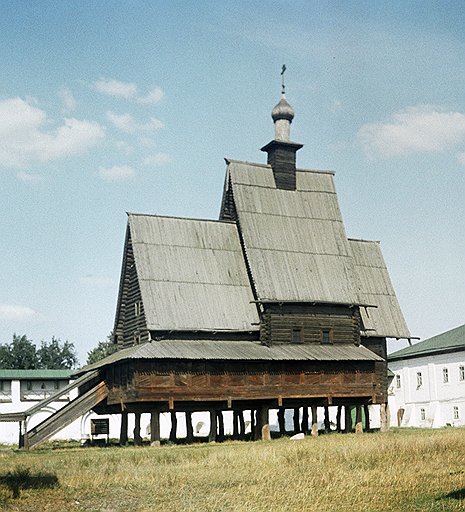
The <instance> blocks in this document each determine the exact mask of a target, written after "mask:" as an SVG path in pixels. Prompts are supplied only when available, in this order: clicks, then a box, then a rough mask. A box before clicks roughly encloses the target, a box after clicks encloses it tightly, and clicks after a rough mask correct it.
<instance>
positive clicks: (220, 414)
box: [216, 411, 224, 443]
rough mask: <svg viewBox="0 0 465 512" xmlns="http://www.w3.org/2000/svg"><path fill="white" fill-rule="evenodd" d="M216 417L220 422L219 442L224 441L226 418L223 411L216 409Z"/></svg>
mask: <svg viewBox="0 0 465 512" xmlns="http://www.w3.org/2000/svg"><path fill="white" fill-rule="evenodd" d="M216 417H217V422H218V438H217V440H218V442H219V443H222V442H223V441H224V418H223V411H216Z"/></svg>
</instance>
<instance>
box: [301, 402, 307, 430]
mask: <svg viewBox="0 0 465 512" xmlns="http://www.w3.org/2000/svg"><path fill="white" fill-rule="evenodd" d="M300 429H301V431H302V432H303V433H304V434H306V433H307V432H308V407H302V423H301V427H300Z"/></svg>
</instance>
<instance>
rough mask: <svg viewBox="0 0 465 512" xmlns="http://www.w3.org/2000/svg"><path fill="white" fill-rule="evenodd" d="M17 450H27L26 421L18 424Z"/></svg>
mask: <svg viewBox="0 0 465 512" xmlns="http://www.w3.org/2000/svg"><path fill="white" fill-rule="evenodd" d="M18 447H19V448H24V449H25V450H29V443H28V439H27V420H22V421H20V422H19V443H18Z"/></svg>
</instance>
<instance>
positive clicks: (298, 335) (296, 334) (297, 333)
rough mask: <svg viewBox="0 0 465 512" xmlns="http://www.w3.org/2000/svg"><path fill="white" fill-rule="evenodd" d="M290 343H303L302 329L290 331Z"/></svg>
mask: <svg viewBox="0 0 465 512" xmlns="http://www.w3.org/2000/svg"><path fill="white" fill-rule="evenodd" d="M291 342H292V343H302V342H303V329H302V327H299V328H295V329H292V338H291Z"/></svg>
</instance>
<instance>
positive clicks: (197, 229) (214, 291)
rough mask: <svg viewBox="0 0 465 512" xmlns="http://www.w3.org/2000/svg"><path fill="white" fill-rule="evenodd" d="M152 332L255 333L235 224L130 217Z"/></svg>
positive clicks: (255, 319)
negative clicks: (208, 331)
mask: <svg viewBox="0 0 465 512" xmlns="http://www.w3.org/2000/svg"><path fill="white" fill-rule="evenodd" d="M128 225H129V230H130V234H131V243H132V248H133V252H134V263H135V266H136V270H137V276H138V280H139V286H140V292H141V296H142V301H143V304H144V311H145V316H146V320H147V328H148V329H149V330H178V331H179V330H181V331H182V330H211V331H231V330H233V331H234V330H235V331H256V330H258V322H259V319H258V313H257V308H256V305H255V304H254V303H253V299H254V297H253V294H252V290H251V287H250V282H249V279H248V276H247V270H246V266H245V263H244V259H243V256H242V249H241V245H240V242H239V235H238V233H237V228H236V225H235V224H233V223H228V222H219V221H212V220H198V219H185V218H176V217H162V216H157V215H138V214H129V220H128Z"/></svg>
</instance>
